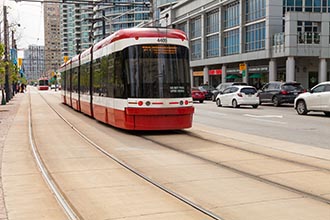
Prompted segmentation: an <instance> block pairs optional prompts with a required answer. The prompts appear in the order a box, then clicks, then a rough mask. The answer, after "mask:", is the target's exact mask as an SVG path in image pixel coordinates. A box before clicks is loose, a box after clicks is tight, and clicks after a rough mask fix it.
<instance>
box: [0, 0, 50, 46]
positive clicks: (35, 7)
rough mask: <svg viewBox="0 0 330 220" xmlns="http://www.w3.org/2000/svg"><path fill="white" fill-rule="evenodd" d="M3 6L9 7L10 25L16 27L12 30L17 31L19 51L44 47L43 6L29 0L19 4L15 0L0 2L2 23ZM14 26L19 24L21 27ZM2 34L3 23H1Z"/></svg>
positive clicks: (1, 0)
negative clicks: (30, 46)
mask: <svg viewBox="0 0 330 220" xmlns="http://www.w3.org/2000/svg"><path fill="white" fill-rule="evenodd" d="M3 5H6V6H8V7H7V16H8V23H9V26H14V27H12V28H13V29H14V31H15V39H16V43H17V48H18V50H19V51H21V50H22V49H27V48H28V46H29V45H44V22H43V20H44V19H43V5H42V4H41V3H38V2H28V0H26V1H24V0H22V1H21V2H17V3H16V2H15V1H14V0H0V6H1V10H0V11H1V16H2V17H1V19H0V21H2V20H3ZM13 24H19V27H18V25H13ZM2 32H3V22H2V23H1V33H2ZM10 37H11V35H10ZM10 39H11V38H10Z"/></svg>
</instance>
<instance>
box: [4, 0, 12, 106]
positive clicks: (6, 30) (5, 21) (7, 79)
mask: <svg viewBox="0 0 330 220" xmlns="http://www.w3.org/2000/svg"><path fill="white" fill-rule="evenodd" d="M3 23H4V41H5V92H6V102H9V100H10V93H11V92H10V88H9V87H10V85H9V66H8V20H7V6H5V5H4V6H3Z"/></svg>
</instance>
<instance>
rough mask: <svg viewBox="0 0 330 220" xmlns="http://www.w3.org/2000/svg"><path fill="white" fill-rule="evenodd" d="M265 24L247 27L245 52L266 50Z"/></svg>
mask: <svg viewBox="0 0 330 220" xmlns="http://www.w3.org/2000/svg"><path fill="white" fill-rule="evenodd" d="M265 38H266V29H265V22H261V23H257V24H252V25H249V26H246V38H245V51H246V52H250V51H257V50H262V49H264V48H265Z"/></svg>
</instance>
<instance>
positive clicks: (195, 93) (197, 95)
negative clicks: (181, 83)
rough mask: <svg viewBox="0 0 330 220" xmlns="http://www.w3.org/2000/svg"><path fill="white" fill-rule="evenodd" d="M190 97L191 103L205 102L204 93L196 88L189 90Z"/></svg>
mask: <svg viewBox="0 0 330 220" xmlns="http://www.w3.org/2000/svg"><path fill="white" fill-rule="evenodd" d="M191 96H192V99H193V101H199V102H200V103H203V102H204V100H205V95H204V93H203V92H202V91H201V90H200V89H199V88H197V87H193V88H191Z"/></svg>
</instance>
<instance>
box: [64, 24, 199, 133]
mask: <svg viewBox="0 0 330 220" xmlns="http://www.w3.org/2000/svg"><path fill="white" fill-rule="evenodd" d="M59 72H61V74H62V101H63V103H65V104H67V105H69V106H71V107H72V108H74V109H76V110H78V111H81V112H83V113H85V114H87V115H90V116H92V117H94V118H95V119H97V120H99V121H102V122H104V123H107V124H110V125H113V126H115V127H119V128H122V129H127V130H176V129H185V128H190V127H191V126H192V118H193V112H194V107H193V104H192V98H191V85H190V71H189V48H188V39H187V37H186V35H185V33H184V32H182V31H180V30H175V29H164V28H132V29H124V30H120V31H117V32H115V33H114V34H112V35H111V36H109V37H107V38H105V39H103V40H102V41H100V42H99V43H96V44H95V45H94V46H92V47H91V48H89V49H88V50H86V51H84V52H83V53H81V54H79V55H77V56H75V57H73V58H72V59H71V60H69V61H67V62H66V63H65V64H63V65H62V66H61V67H60V69H59Z"/></svg>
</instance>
